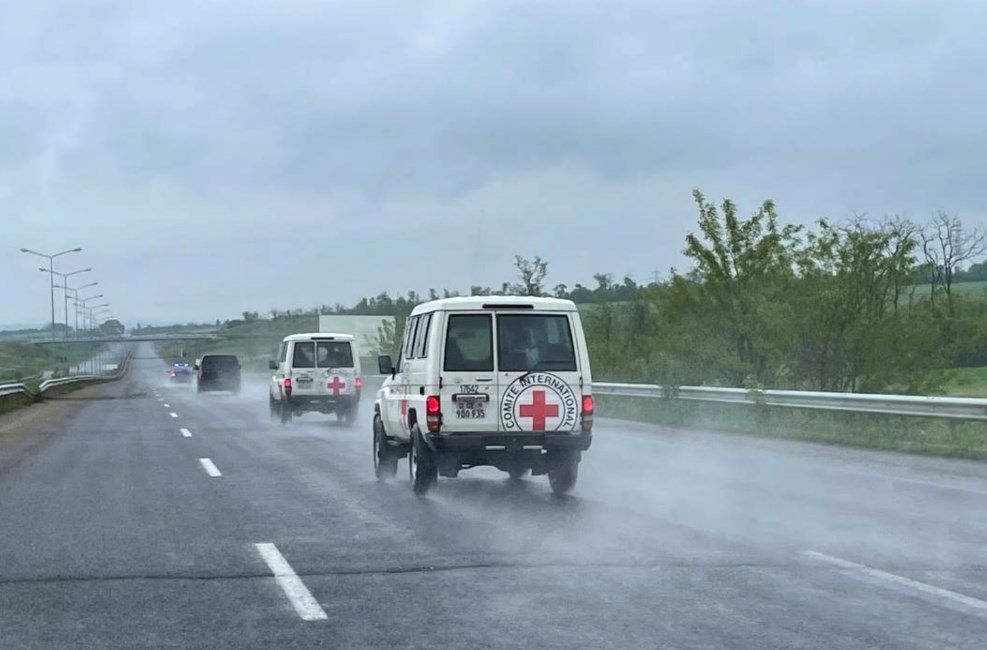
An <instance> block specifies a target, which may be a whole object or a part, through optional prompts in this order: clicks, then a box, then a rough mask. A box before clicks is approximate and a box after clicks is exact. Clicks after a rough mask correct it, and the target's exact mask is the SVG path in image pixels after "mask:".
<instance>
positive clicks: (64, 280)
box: [41, 268, 92, 339]
mask: <svg viewBox="0 0 987 650" xmlns="http://www.w3.org/2000/svg"><path fill="white" fill-rule="evenodd" d="M41 271H47V272H49V273H54V274H55V275H57V276H58V277H60V278H61V279H62V284H61V288H62V296H63V297H64V299H65V300H64V307H65V332H64V333H63V334H64V335H63V336H62V338H66V339H67V338H68V337H69V292H68V288H69V287H68V279H69V278H70V277H71V276H73V275H77V274H79V273H88V272H89V271H92V269H79V270H78V271H72V272H71V273H59V272H58V271H55V270H54V269H46V268H42V269H41ZM55 286H56V287H57V286H59V285H55ZM51 337H52V338H55V333H54V332H52V333H51Z"/></svg>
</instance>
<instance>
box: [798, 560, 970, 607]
mask: <svg viewBox="0 0 987 650" xmlns="http://www.w3.org/2000/svg"><path fill="white" fill-rule="evenodd" d="M803 553H804V554H805V555H807V556H809V557H811V558H815V559H817V560H822V561H823V562H828V563H829V564H833V565H836V566H838V567H840V568H842V569H850V570H853V571H857V572H858V573H860V574H862V575H865V576H868V577H870V578H876V579H878V580H883V581H884V582H889V583H891V584H895V585H899V586H901V587H908V588H909V589H914V590H916V591H920V592H922V593H924V594H928V595H930V596H935V597H937V598H941V599H942V600H945V601H947V602H949V603H959V604H960V605H965V606H966V607H972V608H973V609H976V610H979V611H980V612H984V613H987V601H983V600H980V599H979V598H974V597H972V596H965V595H963V594H960V593H957V592H955V591H950V590H949V589H943V588H942V587H934V586H932V585H928V584H925V583H924V582H919V581H918V580H912V579H911V578H904V577H902V576H899V575H895V574H893V573H888V572H887V571H881V570H880V569H872V568H871V567H869V566H867V565H865V564H857V563H856V562H850V561H849V560H842V559H840V558H838V557H833V556H832V555H826V554H825V553H819V552H818V551H803Z"/></svg>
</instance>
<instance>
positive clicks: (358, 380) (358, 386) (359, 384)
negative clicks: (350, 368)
mask: <svg viewBox="0 0 987 650" xmlns="http://www.w3.org/2000/svg"><path fill="white" fill-rule="evenodd" d="M353 385H354V386H356V389H357V390H360V389H361V388H363V379H361V378H360V377H357V378H356V381H354V382H353Z"/></svg>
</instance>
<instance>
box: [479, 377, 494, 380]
mask: <svg viewBox="0 0 987 650" xmlns="http://www.w3.org/2000/svg"><path fill="white" fill-rule="evenodd" d="M476 381H493V377H477V378H476Z"/></svg>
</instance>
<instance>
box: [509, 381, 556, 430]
mask: <svg viewBox="0 0 987 650" xmlns="http://www.w3.org/2000/svg"><path fill="white" fill-rule="evenodd" d="M518 414H520V416H521V417H523V418H531V429H532V430H533V431H544V430H545V418H548V417H553V418H556V417H558V416H559V405H558V404H546V403H545V391H543V390H533V391H531V404H522V405H521V407H520V408H519V409H518Z"/></svg>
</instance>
